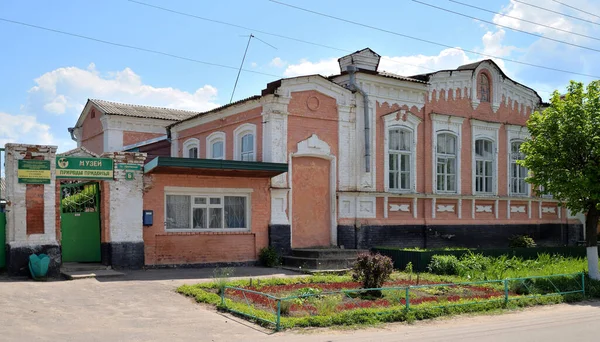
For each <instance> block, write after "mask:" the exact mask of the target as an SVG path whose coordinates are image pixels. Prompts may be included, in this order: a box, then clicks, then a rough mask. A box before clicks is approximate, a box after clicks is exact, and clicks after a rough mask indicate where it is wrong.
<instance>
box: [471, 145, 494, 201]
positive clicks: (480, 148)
mask: <svg viewBox="0 0 600 342" xmlns="http://www.w3.org/2000/svg"><path fill="white" fill-rule="evenodd" d="M494 155H495V153H494V143H493V142H492V141H491V140H487V139H477V140H475V193H484V194H488V193H490V194H491V193H493V192H494Z"/></svg>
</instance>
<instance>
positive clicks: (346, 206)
mask: <svg viewBox="0 0 600 342" xmlns="http://www.w3.org/2000/svg"><path fill="white" fill-rule="evenodd" d="M339 201H340V218H356V197H354V196H344V195H340V199H339Z"/></svg>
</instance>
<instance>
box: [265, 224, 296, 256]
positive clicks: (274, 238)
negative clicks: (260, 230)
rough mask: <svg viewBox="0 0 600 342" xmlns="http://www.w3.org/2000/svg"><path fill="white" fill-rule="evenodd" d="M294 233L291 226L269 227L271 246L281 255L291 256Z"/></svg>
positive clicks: (273, 225) (277, 225)
mask: <svg viewBox="0 0 600 342" xmlns="http://www.w3.org/2000/svg"><path fill="white" fill-rule="evenodd" d="M291 238H292V231H291V228H290V225H289V224H271V225H269V246H271V247H273V248H275V249H276V250H277V252H279V255H282V256H283V255H289V254H290V253H291V251H292V239H291Z"/></svg>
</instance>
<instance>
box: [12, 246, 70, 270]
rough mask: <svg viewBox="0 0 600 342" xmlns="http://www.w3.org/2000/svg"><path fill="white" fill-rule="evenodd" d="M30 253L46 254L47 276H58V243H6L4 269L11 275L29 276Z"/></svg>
mask: <svg viewBox="0 0 600 342" xmlns="http://www.w3.org/2000/svg"><path fill="white" fill-rule="evenodd" d="M31 254H38V255H39V254H47V255H48V257H49V258H50V264H49V265H48V277H50V278H58V277H60V265H61V263H62V255H61V250H60V246H58V245H38V246H11V245H10V244H7V245H6V271H7V273H8V274H9V275H11V276H25V277H30V276H31V273H30V272H29V256H30V255H31Z"/></svg>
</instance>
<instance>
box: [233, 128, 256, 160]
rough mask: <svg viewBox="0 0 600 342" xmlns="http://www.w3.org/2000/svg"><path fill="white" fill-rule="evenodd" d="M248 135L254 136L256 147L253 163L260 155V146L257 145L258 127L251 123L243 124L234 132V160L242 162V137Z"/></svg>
mask: <svg viewBox="0 0 600 342" xmlns="http://www.w3.org/2000/svg"><path fill="white" fill-rule="evenodd" d="M246 134H252V138H253V146H254V153H253V155H254V158H252V161H256V158H257V154H258V146H257V145H256V125H255V124H251V123H245V124H241V125H239V126H238V127H237V128H236V129H235V130H234V131H233V160H242V146H241V144H242V137H243V136H244V135H246Z"/></svg>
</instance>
